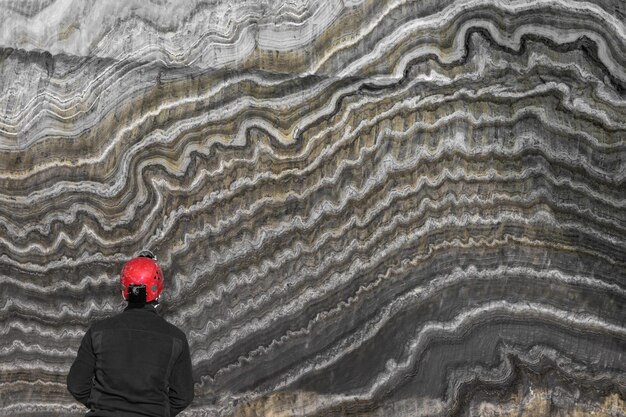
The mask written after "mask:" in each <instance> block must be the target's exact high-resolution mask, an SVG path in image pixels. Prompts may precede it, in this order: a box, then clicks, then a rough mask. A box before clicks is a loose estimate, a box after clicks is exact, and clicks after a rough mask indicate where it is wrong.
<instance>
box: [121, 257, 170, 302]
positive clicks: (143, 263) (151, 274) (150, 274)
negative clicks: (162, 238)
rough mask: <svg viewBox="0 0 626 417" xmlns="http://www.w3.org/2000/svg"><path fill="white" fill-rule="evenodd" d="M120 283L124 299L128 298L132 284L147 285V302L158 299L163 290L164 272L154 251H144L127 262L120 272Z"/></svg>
mask: <svg viewBox="0 0 626 417" xmlns="http://www.w3.org/2000/svg"><path fill="white" fill-rule="evenodd" d="M120 283H121V284H122V295H123V296H124V300H128V287H129V286H131V285H145V286H146V302H147V303H149V302H150V301H153V300H155V299H157V298H158V297H159V295H161V291H163V272H161V268H160V267H159V264H157V263H156V257H155V256H154V255H153V254H152V252H150V251H143V252H141V253H139V256H138V257H137V258H133V259H131V260H130V261H128V262H126V264H125V265H124V267H123V268H122V273H121V274H120Z"/></svg>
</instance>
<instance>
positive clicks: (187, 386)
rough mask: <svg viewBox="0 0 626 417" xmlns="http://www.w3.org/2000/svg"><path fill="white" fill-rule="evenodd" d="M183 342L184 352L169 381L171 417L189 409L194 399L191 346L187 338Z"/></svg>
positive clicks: (176, 363)
mask: <svg viewBox="0 0 626 417" xmlns="http://www.w3.org/2000/svg"><path fill="white" fill-rule="evenodd" d="M183 337H184V336H183ZM181 342H182V350H181V353H180V355H179V356H178V359H176V362H174V366H173V367H172V373H171V374H170V380H169V386H170V388H169V398H170V415H171V416H172V417H174V416H175V415H177V414H178V413H180V412H181V411H183V410H184V409H185V408H187V406H188V405H189V404H191V402H192V401H193V397H194V392H193V378H192V375H191V356H190V355H189V344H188V343H187V338H184V339H183V340H181Z"/></svg>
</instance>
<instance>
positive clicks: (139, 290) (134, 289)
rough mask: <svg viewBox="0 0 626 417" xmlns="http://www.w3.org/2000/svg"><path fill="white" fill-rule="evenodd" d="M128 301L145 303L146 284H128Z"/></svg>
mask: <svg viewBox="0 0 626 417" xmlns="http://www.w3.org/2000/svg"><path fill="white" fill-rule="evenodd" d="M128 302H129V303H131V304H145V303H146V286H145V285H143V284H140V285H135V284H130V285H129V286H128Z"/></svg>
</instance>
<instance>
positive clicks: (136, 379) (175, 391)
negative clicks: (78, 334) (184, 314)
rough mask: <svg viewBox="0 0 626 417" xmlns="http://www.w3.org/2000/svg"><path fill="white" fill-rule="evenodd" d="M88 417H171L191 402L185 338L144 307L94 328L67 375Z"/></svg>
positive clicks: (128, 309)
mask: <svg viewBox="0 0 626 417" xmlns="http://www.w3.org/2000/svg"><path fill="white" fill-rule="evenodd" d="M67 389H68V390H69V391H70V393H71V394H72V395H73V396H74V398H76V399H77V400H78V401H80V402H81V403H83V404H84V405H85V406H87V407H88V408H89V409H90V410H91V411H89V412H88V413H87V414H86V415H87V416H90V417H95V416H102V417H109V416H116V417H118V416H119V417H122V416H123V417H131V416H159V417H163V416H165V417H167V416H170V417H173V416H175V415H176V414H178V413H180V412H181V411H182V410H183V409H184V408H185V407H187V406H188V405H189V404H190V403H191V401H192V400H193V380H192V377H191V359H190V356H189V345H188V344H187V338H186V337H185V334H184V333H183V332H182V331H180V330H179V329H178V328H177V327H176V326H174V325H172V324H170V323H168V322H166V321H165V320H164V319H163V318H162V317H160V316H159V315H158V314H157V312H156V310H155V309H154V307H153V306H152V305H150V304H146V305H145V306H143V307H138V308H133V306H132V305H129V307H128V308H126V310H124V312H123V313H120V314H118V315H116V316H114V317H111V318H108V319H105V320H101V321H98V322H95V323H94V324H93V325H92V326H91V327H90V329H89V330H88V331H87V333H85V336H84V337H83V340H82V342H81V344H80V348H79V349H78V354H77V356H76V360H75V361H74V363H73V364H72V367H71V369H70V372H69V374H68V375H67Z"/></svg>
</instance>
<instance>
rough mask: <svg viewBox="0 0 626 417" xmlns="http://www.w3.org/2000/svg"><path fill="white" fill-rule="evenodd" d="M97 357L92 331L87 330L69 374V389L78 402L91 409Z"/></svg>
mask: <svg viewBox="0 0 626 417" xmlns="http://www.w3.org/2000/svg"><path fill="white" fill-rule="evenodd" d="M95 366H96V356H95V354H94V353H93V347H92V344H91V329H89V330H87V333H85V336H83V340H82V341H81V342H80V347H79V348H78V354H77V355H76V359H75V360H74V363H73V364H72V367H71V368H70V372H69V373H68V374H67V389H68V391H69V392H70V393H71V394H72V396H73V397H74V398H76V400H78V401H79V402H81V403H82V404H84V405H85V406H86V407H89V405H87V403H88V402H89V397H90V395H91V387H92V385H93V374H94V369H95Z"/></svg>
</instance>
